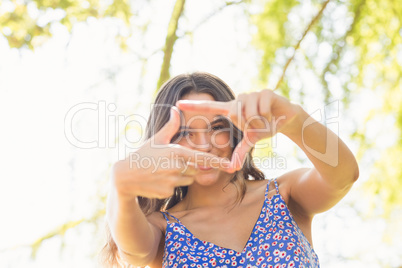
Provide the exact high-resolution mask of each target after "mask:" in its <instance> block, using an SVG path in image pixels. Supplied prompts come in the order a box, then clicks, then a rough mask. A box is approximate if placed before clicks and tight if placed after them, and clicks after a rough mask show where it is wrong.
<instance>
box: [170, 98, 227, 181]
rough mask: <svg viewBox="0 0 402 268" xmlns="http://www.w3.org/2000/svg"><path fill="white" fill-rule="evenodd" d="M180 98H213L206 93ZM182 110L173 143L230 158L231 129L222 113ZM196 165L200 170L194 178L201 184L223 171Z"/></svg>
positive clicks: (214, 179)
mask: <svg viewBox="0 0 402 268" xmlns="http://www.w3.org/2000/svg"><path fill="white" fill-rule="evenodd" d="M182 100H209V101H214V98H213V97H212V96H211V95H209V94H207V93H189V94H187V95H185V96H184V97H183V98H182ZM182 112H183V115H184V122H181V126H180V130H179V131H178V133H177V135H176V137H177V136H178V138H176V139H175V143H177V144H180V145H182V146H185V147H187V148H190V149H193V150H197V151H201V152H207V153H211V154H214V155H216V156H219V157H225V158H228V159H230V158H231V155H232V147H231V146H230V140H231V137H230V135H231V131H230V128H229V124H228V122H227V120H225V118H224V117H223V116H222V115H214V114H200V113H197V112H190V111H182ZM198 167H199V169H200V172H199V173H198V175H196V179H195V180H196V182H198V183H199V184H202V185H210V184H213V183H214V182H215V181H216V180H217V179H218V178H219V177H220V175H222V173H224V172H222V171H220V170H219V169H215V168H208V167H204V166H202V165H200V164H199V165H198ZM225 174H226V175H228V174H227V173H225Z"/></svg>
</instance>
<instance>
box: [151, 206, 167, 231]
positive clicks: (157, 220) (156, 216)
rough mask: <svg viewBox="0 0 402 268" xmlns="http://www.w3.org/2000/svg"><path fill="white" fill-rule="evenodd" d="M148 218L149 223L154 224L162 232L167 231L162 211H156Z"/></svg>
mask: <svg viewBox="0 0 402 268" xmlns="http://www.w3.org/2000/svg"><path fill="white" fill-rule="evenodd" d="M146 217H147V220H148V222H149V223H151V224H153V225H154V226H156V227H157V228H158V229H160V230H161V231H164V230H165V229H166V224H167V223H166V219H165V218H164V216H163V213H162V212H161V211H154V212H152V213H151V214H149V215H148V216H146Z"/></svg>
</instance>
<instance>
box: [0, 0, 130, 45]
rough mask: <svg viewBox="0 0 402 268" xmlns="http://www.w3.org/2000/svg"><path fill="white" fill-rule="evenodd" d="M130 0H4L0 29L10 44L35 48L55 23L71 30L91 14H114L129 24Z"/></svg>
mask: <svg viewBox="0 0 402 268" xmlns="http://www.w3.org/2000/svg"><path fill="white" fill-rule="evenodd" d="M131 16H132V14H131V11H130V2H129V0H112V1H102V0H25V1H19V0H2V3H1V6H0V32H1V33H2V34H3V35H4V36H5V37H6V38H7V41H8V44H9V45H10V47H15V48H21V47H28V48H30V49H34V48H35V47H36V46H38V45H40V44H42V43H43V42H44V41H45V40H47V39H48V38H49V37H51V36H52V29H51V27H52V24H54V23H60V24H62V25H64V26H65V27H67V29H68V30H69V31H71V30H72V28H73V25H74V23H76V22H80V21H86V20H87V19H88V18H90V17H93V18H105V17H115V18H119V19H122V20H123V21H124V22H125V23H126V24H129V20H130V17H131Z"/></svg>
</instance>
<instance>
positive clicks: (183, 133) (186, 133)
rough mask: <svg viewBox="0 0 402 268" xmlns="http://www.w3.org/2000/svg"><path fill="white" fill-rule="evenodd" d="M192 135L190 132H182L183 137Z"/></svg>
mask: <svg viewBox="0 0 402 268" xmlns="http://www.w3.org/2000/svg"><path fill="white" fill-rule="evenodd" d="M190 134H191V132H190V131H182V132H180V134H179V135H180V136H182V137H186V136H188V135H190Z"/></svg>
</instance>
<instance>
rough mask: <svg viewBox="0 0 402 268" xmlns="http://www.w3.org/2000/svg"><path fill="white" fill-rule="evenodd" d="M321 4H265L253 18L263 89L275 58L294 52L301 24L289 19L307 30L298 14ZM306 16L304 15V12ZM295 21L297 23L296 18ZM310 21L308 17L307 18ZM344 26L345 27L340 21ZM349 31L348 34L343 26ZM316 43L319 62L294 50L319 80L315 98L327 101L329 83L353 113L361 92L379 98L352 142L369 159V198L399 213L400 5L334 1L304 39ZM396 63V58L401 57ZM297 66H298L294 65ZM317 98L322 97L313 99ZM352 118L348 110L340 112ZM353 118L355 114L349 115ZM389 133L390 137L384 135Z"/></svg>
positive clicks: (370, 0) (287, 89)
mask: <svg viewBox="0 0 402 268" xmlns="http://www.w3.org/2000/svg"><path fill="white" fill-rule="evenodd" d="M324 4H325V2H324V1H322V2H317V1H312V2H309V1H301V2H297V1H267V2H264V3H263V5H264V7H263V12H261V13H260V14H255V15H254V16H253V17H252V23H254V24H255V25H256V27H257V29H258V31H257V33H256V35H255V38H254V43H255V46H256V48H257V49H258V50H260V51H261V53H262V59H261V63H260V80H261V83H262V84H263V85H266V84H267V83H268V82H269V79H275V78H276V77H275V75H273V72H272V70H273V68H274V67H275V66H279V67H282V68H283V66H284V64H283V63H282V62H278V60H277V59H278V54H280V53H282V54H285V55H286V56H287V57H288V58H289V56H288V55H287V54H286V53H285V52H283V51H286V49H289V48H291V49H292V48H293V49H297V47H296V44H297V43H298V42H299V41H300V38H301V37H299V36H300V35H301V32H300V31H299V33H297V34H295V31H296V30H297V29H298V25H294V22H293V25H292V21H291V20H290V19H289V18H291V17H292V18H293V21H298V22H303V24H305V25H306V27H307V25H308V23H307V21H308V19H307V18H304V17H303V13H300V10H303V9H304V10H305V9H306V6H309V5H310V7H309V9H310V10H314V9H316V10H317V11H316V12H318V10H319V7H320V5H324ZM304 16H305V14H304ZM295 17H296V18H297V20H295V19H294V18H295ZM311 17H313V16H311ZM345 22H346V23H345ZM345 24H346V25H347V27H346V28H343V29H342V27H340V25H345ZM309 34H310V36H311V37H313V39H315V40H316V42H317V44H316V47H317V48H320V45H326V46H328V47H330V50H331V53H330V55H329V57H327V59H325V58H324V59H323V57H322V55H320V54H319V53H318V50H317V51H316V53H311V52H307V51H305V50H303V49H299V51H298V53H300V54H302V55H303V56H304V59H305V60H306V61H307V62H308V63H309V64H306V65H307V68H308V69H311V70H312V71H313V73H314V74H315V76H316V77H317V80H318V81H320V84H321V85H320V88H321V91H322V92H320V93H323V94H322V95H323V96H324V97H323V100H322V101H323V103H328V102H329V101H331V98H333V97H332V96H333V93H334V92H335V91H336V90H337V89H336V88H335V87H334V86H331V81H332V80H333V77H336V78H337V80H338V81H339V82H340V84H341V89H342V101H343V104H344V105H345V107H350V106H352V107H350V108H354V109H355V108H356V107H353V105H356V104H355V103H354V101H353V97H356V96H357V94H358V93H361V92H362V91H371V92H373V93H374V94H375V95H376V96H381V98H379V99H378V101H379V102H380V105H379V106H380V107H376V108H373V109H372V111H371V112H369V113H368V114H367V116H366V119H365V122H358V124H356V127H355V129H354V133H353V134H352V138H354V139H355V140H357V141H358V142H359V153H358V156H359V159H363V158H367V157H368V156H367V155H369V154H372V153H373V152H375V153H376V155H375V156H372V158H373V159H374V160H373V161H372V163H373V166H372V169H371V170H370V178H369V179H368V180H367V181H366V182H365V185H364V186H365V189H366V190H367V193H368V195H377V196H378V195H379V196H380V197H381V200H382V201H383V210H384V212H385V214H384V215H385V216H386V215H388V214H389V212H390V211H392V210H393V209H395V208H401V204H402V196H401V195H400V194H399V189H401V188H402V169H401V168H400V167H401V166H402V162H401V161H402V160H401V159H402V62H401V61H402V60H401V58H402V57H401V54H402V36H401V35H402V2H401V1H393V0H385V1H375V0H351V1H331V2H330V4H329V5H328V7H327V8H326V10H325V11H324V13H323V17H322V18H321V19H320V20H319V22H318V24H317V25H316V27H312V28H311V32H310V33H309ZM317 57H321V61H322V60H325V63H326V64H325V65H324V66H319V65H317V64H314V61H315V59H316V58H317ZM398 57H399V58H398ZM293 64H294V65H298V64H299V65H300V66H301V67H300V68H305V66H302V64H301V63H300V62H294V63H293ZM286 81H287V80H286V79H285V80H284V83H282V85H281V86H280V90H281V92H282V94H284V95H286V96H289V94H290V93H292V91H296V89H293V88H292V87H291V86H289V85H288V84H287V83H286ZM298 90H300V92H299V96H300V97H301V102H304V101H306V99H305V98H308V97H310V96H309V95H308V94H307V92H304V91H305V90H307V89H303V88H302V89H298ZM318 96H320V95H318ZM348 112H349V113H351V111H346V112H345V113H348ZM350 115H351V117H353V114H350ZM386 118H391V119H392V120H394V121H395V122H394V127H393V128H389V129H382V128H383V126H382V125H378V123H376V122H380V124H381V122H384V121H385V119H386ZM369 123H372V124H374V123H376V124H377V129H378V130H379V131H378V133H377V134H378V135H377V136H376V137H374V138H370V139H369V138H368V137H371V136H372V135H368V131H369V129H368V128H366V125H367V124H369ZM387 135H388V136H387ZM379 139H391V141H388V143H389V142H391V144H392V145H388V146H387V147H380V145H378V144H384V142H378V141H379Z"/></svg>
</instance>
